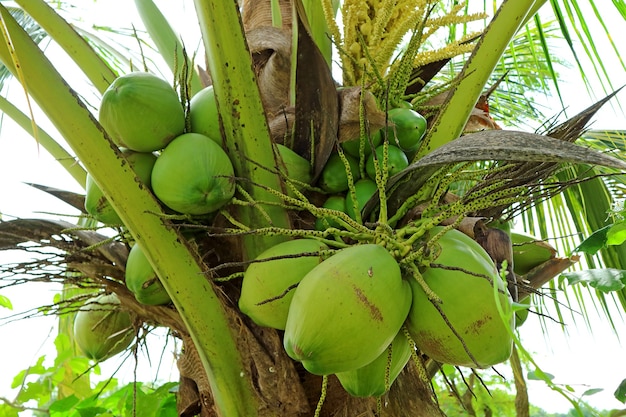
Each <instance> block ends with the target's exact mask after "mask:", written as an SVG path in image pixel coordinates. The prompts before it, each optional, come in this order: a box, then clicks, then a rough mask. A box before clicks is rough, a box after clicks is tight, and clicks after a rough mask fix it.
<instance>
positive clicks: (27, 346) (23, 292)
mask: <svg viewBox="0 0 626 417" xmlns="http://www.w3.org/2000/svg"><path fill="white" fill-rule="evenodd" d="M167 3H168V2H166V1H157V4H159V5H160V6H163V7H165V6H167ZM185 3H186V4H189V5H190V4H191V3H188V2H185ZM170 4H171V3H170ZM81 7H84V8H85V10H84V11H83V12H81V15H82V16H84V19H85V22H84V23H85V24H90V23H97V24H100V25H111V26H114V25H124V24H125V22H126V23H129V22H135V25H136V26H137V22H138V19H136V18H135V16H134V13H133V12H132V8H129V7H128V2H127V1H124V0H107V1H106V2H83V4H82V5H81ZM115 10H126V11H128V12H125V13H124V14H123V15H122V16H120V14H119V13H112V11H115ZM192 12H193V10H189V8H172V7H170V8H169V9H168V13H167V15H168V18H170V19H171V23H172V25H173V26H174V27H176V28H185V32H184V33H183V34H182V35H183V37H185V38H186V39H194V36H197V33H198V32H197V28H195V27H194V25H188V24H186V23H185V16H189V15H190V13H192ZM618 18H619V17H618ZM122 19H124V21H122ZM614 23H615V22H614ZM622 25H623V21H622ZM128 26H129V24H128V25H127V27H128ZM190 42H191V41H190ZM53 51H54V50H53V49H51V50H50V53H53ZM623 55H624V56H626V51H623ZM59 59H60V60H61V62H64V63H65V64H67V68H71V65H70V64H69V63H66V61H63V58H59ZM65 64H64V65H65ZM617 65H618V63H615V62H613V61H610V60H609V61H607V66H608V67H609V68H617ZM64 68H66V67H64ZM69 71H72V70H69ZM576 79H577V74H576V70H575V69H574V70H573V72H572V73H570V74H569V75H568V76H565V77H564V79H563V82H564V84H563V85H564V86H565V88H564V89H563V90H562V93H563V96H564V100H565V102H566V103H568V105H569V109H570V111H571V114H574V113H575V112H576V111H579V110H582V109H583V108H585V107H587V106H589V105H590V104H592V102H593V100H592V99H591V98H589V97H588V94H587V92H586V91H585V88H584V87H582V86H581V85H580V83H577V82H575V80H576ZM613 83H614V85H615V86H620V85H622V84H626V76H625V74H624V71H623V70H617V71H615V76H614V77H613ZM593 90H594V93H595V95H596V98H600V97H601V96H602V95H603V93H602V91H601V90H600V88H597V87H594V88H593ZM10 95H11V97H12V98H13V99H14V100H17V101H20V100H23V94H22V93H21V92H20V90H19V88H17V87H15V86H14V87H12V88H11V90H10ZM620 97H621V100H624V94H621V96H620ZM20 102H21V101H20ZM555 112H556V109H555ZM39 121H40V122H42V123H43V122H44V120H42V119H40V120H39ZM1 127H2V130H1V132H0V149H1V150H2V151H1V152H0V178H2V181H0V212H1V213H2V216H3V219H4V220H7V219H10V218H11V216H18V217H51V218H59V217H61V216H62V215H66V214H69V215H76V214H77V211H75V210H73V209H71V208H70V207H69V206H67V205H65V204H64V203H61V202H59V201H58V200H57V199H55V198H53V197H51V196H48V195H47V194H45V193H43V192H41V191H37V190H34V189H33V188H31V187H29V186H27V185H25V184H24V183H28V182H33V183H38V184H43V185H47V186H51V187H57V188H61V189H66V190H69V191H75V192H81V189H80V187H78V185H77V184H76V183H75V182H74V181H73V180H72V179H71V177H70V176H69V175H68V174H67V173H65V171H63V169H62V168H61V167H60V165H58V164H57V163H56V161H54V160H53V159H52V158H51V157H50V156H49V155H48V154H47V152H46V151H45V150H43V149H42V148H40V147H38V146H37V144H36V143H35V141H34V140H33V139H32V138H31V137H30V136H28V135H26V134H24V133H23V132H22V131H21V130H20V129H19V128H17V127H15V126H14V125H13V124H12V122H11V121H10V120H7V119H6V118H4V119H3V120H2V126H1ZM45 127H46V129H48V130H49V133H51V134H53V136H54V135H55V132H54V129H53V128H51V127H50V126H45ZM593 127H594V128H606V129H623V130H626V120H625V117H624V115H623V113H621V111H620V110H619V108H617V106H607V107H605V108H604V109H603V110H601V112H600V113H599V114H598V117H597V118H596V122H595V124H594V126H593ZM57 137H58V136H57ZM69 219H70V221H71V219H72V218H71V217H70V218H69ZM6 256H7V255H6V254H0V262H3V263H4V262H5V259H7V257H6ZM9 256H10V259H11V261H13V260H14V259H16V258H15V256H16V255H15V254H10V255H9ZM56 291H57V289H56V288H52V287H50V286H46V285H43V284H33V285H26V286H20V287H16V288H12V289H7V290H6V291H5V290H3V291H2V294H3V295H6V296H8V297H9V298H10V299H11V301H12V302H13V305H14V312H20V311H24V310H28V309H30V308H33V307H37V306H40V305H44V304H49V303H50V302H51V301H52V297H53V296H54V294H55V292H56ZM589 305H591V304H589ZM6 313H7V312H6V311H0V317H3V316H5V314H6ZM589 314H590V321H591V322H592V323H593V324H592V326H591V328H587V327H586V326H585V325H584V324H583V322H582V320H581V319H580V318H579V319H578V321H577V322H576V323H575V322H574V321H573V319H572V318H571V317H570V316H566V317H565V321H566V329H567V335H566V334H565V333H564V332H563V330H562V328H561V326H560V325H559V324H557V323H553V322H549V321H548V322H546V323H545V326H546V329H545V333H549V337H548V338H546V337H545V336H544V330H542V327H541V323H540V320H539V319H538V318H537V317H536V316H531V317H530V318H529V320H528V322H527V323H526V324H525V325H524V326H523V327H522V329H521V330H520V332H521V337H522V339H523V341H524V346H525V347H526V348H527V349H528V350H529V351H530V352H531V353H532V354H533V357H534V359H535V360H536V361H537V363H538V364H539V366H540V367H541V368H542V369H543V370H544V371H545V372H549V373H551V374H553V375H555V380H554V382H555V383H558V384H562V385H568V386H571V387H572V388H573V389H574V390H575V394H577V395H580V394H582V393H583V392H584V391H586V390H587V389H589V388H603V389H604V391H603V392H601V393H598V394H595V395H593V396H591V397H589V398H588V401H589V403H590V404H592V405H593V406H595V407H598V408H605V409H611V408H626V406H624V405H623V404H621V403H619V402H618V401H617V400H615V399H614V398H613V391H614V390H615V388H616V387H617V385H618V384H619V382H620V381H621V380H622V379H624V378H626V363H625V360H624V359H622V358H624V357H626V355H624V349H625V348H624V346H623V344H622V343H620V340H619V339H618V337H617V336H616V335H619V334H626V324H625V323H624V320H623V319H622V318H621V315H620V314H619V313H617V312H616V314H614V315H613V317H615V318H617V319H616V320H615V323H614V325H615V330H613V329H612V328H611V325H610V323H608V321H607V320H606V318H605V317H604V316H603V315H602V314H597V315H596V314H595V313H594V311H593V308H591V311H590V312H589ZM577 316H578V314H576V313H574V314H572V317H577ZM54 325H55V319H54V318H53V317H46V318H34V319H29V320H23V321H18V322H13V323H8V324H4V325H0V341H2V346H0V352H2V355H1V356H0V357H2V358H4V359H2V360H0V397H1V396H6V397H11V395H12V394H11V393H12V391H11V390H9V389H8V386H9V384H10V379H11V377H12V376H13V375H15V374H16V373H17V372H19V371H20V370H21V369H24V368H25V367H27V366H28V365H29V364H30V363H33V362H34V360H35V359H36V358H37V357H38V356H40V355H42V354H48V355H52V354H53V351H52V350H51V348H50V346H51V341H52V339H53V337H54V334H55V330H54ZM155 344H157V345H159V346H161V345H162V337H157V336H155ZM172 353H173V352H172V350H171V347H166V350H165V356H166V357H171V355H172ZM7 358H10V360H7ZM14 358H20V359H19V360H14ZM152 359H153V360H154V358H152ZM119 363H120V362H119V358H114V359H112V360H111V361H110V362H107V363H105V364H104V365H103V372H102V373H103V375H106V373H107V371H112V370H113V369H115V368H116V367H117V366H118V365H119ZM130 368H132V362H128V363H127V365H125V369H127V370H126V372H127V375H130V374H129V373H128V369H130ZM496 368H497V369H498V370H499V371H501V372H502V373H503V374H504V375H507V373H508V370H507V368H506V367H505V366H499V367H496ZM139 372H140V375H142V377H143V376H146V379H148V380H150V379H159V380H168V379H170V378H174V379H175V378H176V370H175V367H174V366H173V365H170V366H163V367H162V368H161V369H160V372H158V373H157V372H155V371H154V368H153V367H151V366H150V364H149V363H148V360H147V358H143V359H142V360H141V361H140V367H139ZM129 380H130V379H129ZM529 392H530V400H531V403H533V404H536V405H538V406H540V407H542V408H544V409H545V410H547V411H549V412H565V411H567V410H568V409H569V408H570V405H569V403H568V402H567V401H565V400H564V399H562V397H561V396H560V395H559V394H556V393H553V392H552V391H551V390H549V389H547V388H545V386H544V383H543V382H538V381H529Z"/></svg>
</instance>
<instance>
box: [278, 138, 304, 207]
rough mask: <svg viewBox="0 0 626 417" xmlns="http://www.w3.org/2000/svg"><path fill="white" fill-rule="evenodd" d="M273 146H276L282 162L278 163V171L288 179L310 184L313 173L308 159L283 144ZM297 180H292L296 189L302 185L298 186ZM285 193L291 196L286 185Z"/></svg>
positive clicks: (299, 188)
mask: <svg viewBox="0 0 626 417" xmlns="http://www.w3.org/2000/svg"><path fill="white" fill-rule="evenodd" d="M274 146H276V149H277V150H278V153H279V156H280V158H281V160H282V164H280V165H279V170H280V172H282V173H283V175H284V176H285V177H286V178H289V179H290V180H294V181H297V182H299V183H304V184H310V183H311V180H312V179H313V174H312V172H311V164H310V163H309V161H308V160H307V159H306V158H303V157H301V156H300V155H298V154H297V153H295V152H294V151H292V150H291V149H289V148H288V147H286V146H284V145H281V144H275V145H274ZM297 182H294V186H295V187H296V188H297V189H298V190H301V189H302V186H298V183H297ZM287 195H290V196H293V193H292V192H291V190H290V189H289V188H288V187H287Z"/></svg>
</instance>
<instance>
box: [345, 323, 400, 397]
mask: <svg viewBox="0 0 626 417" xmlns="http://www.w3.org/2000/svg"><path fill="white" fill-rule="evenodd" d="M390 353H391V362H389V354H390ZM410 358H411V343H409V340H408V339H407V337H406V336H405V334H404V333H403V332H401V331H400V332H398V334H397V335H396V337H395V338H394V339H393V341H392V342H391V345H390V346H389V347H388V348H387V349H385V351H384V352H383V353H381V354H380V356H378V357H377V358H376V359H374V361H373V362H371V363H368V364H367V365H365V366H364V367H362V368H358V369H355V370H353V371H346V372H339V373H337V374H336V376H337V379H339V382H340V383H341V386H342V387H343V388H344V389H345V390H346V391H347V392H348V394H350V395H352V396H354V397H378V396H381V395H383V394H384V393H385V392H387V389H388V387H391V385H392V384H393V382H394V381H395V380H396V378H397V377H398V375H400V372H402V370H403V369H404V367H405V366H406V364H407V362H408V361H409V359H410ZM387 367H389V380H388V381H385V378H386V377H385V375H386V374H387Z"/></svg>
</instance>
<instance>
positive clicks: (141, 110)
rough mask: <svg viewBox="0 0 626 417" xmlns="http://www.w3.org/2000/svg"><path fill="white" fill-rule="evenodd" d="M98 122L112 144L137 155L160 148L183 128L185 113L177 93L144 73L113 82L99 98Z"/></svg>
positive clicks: (166, 84)
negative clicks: (100, 98) (100, 100)
mask: <svg viewBox="0 0 626 417" xmlns="http://www.w3.org/2000/svg"><path fill="white" fill-rule="evenodd" d="M98 120H99V121H100V124H101V125H102V126H103V127H104V129H105V130H106V132H107V133H108V134H109V136H110V137H111V139H112V140H113V142H115V143H116V144H117V145H118V146H121V147H124V148H129V149H132V150H133V151H138V152H153V151H156V150H159V149H163V148H164V147H165V146H166V145H167V144H168V143H169V142H170V141H171V140H172V139H174V138H175V137H177V136H178V135H180V134H182V133H183V131H184V129H185V112H184V110H183V106H182V105H181V103H180V100H179V98H178V95H177V94H176V91H175V90H174V89H173V88H172V86H171V85H170V84H169V83H168V82H167V81H165V80H163V79H162V78H159V77H157V76H156V75H153V74H150V73H147V72H132V73H130V74H126V75H122V76H121V77H118V78H116V79H115V80H113V82H112V83H111V85H110V86H109V88H107V90H106V91H105V92H104V94H103V95H102V102H101V104H100V111H99V114H98Z"/></svg>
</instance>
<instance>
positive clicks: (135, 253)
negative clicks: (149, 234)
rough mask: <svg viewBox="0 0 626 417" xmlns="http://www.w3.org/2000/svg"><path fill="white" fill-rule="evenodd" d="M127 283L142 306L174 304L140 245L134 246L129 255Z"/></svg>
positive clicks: (126, 273)
mask: <svg viewBox="0 0 626 417" xmlns="http://www.w3.org/2000/svg"><path fill="white" fill-rule="evenodd" d="M125 282H126V287H128V289H129V290H130V291H131V292H132V293H133V295H134V296H135V298H136V299H137V301H139V302H140V303H141V304H146V305H164V304H169V303H171V302H172V300H171V298H170V296H169V295H168V293H167V291H165V288H163V284H161V281H160V280H159V277H158V276H157V274H156V272H154V269H153V268H152V265H150V262H149V261H148V258H146V255H145V254H144V253H143V250H142V249H141V246H139V245H138V244H135V245H133V247H132V248H131V249H130V252H129V253H128V259H127V260H126V271H125Z"/></svg>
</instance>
